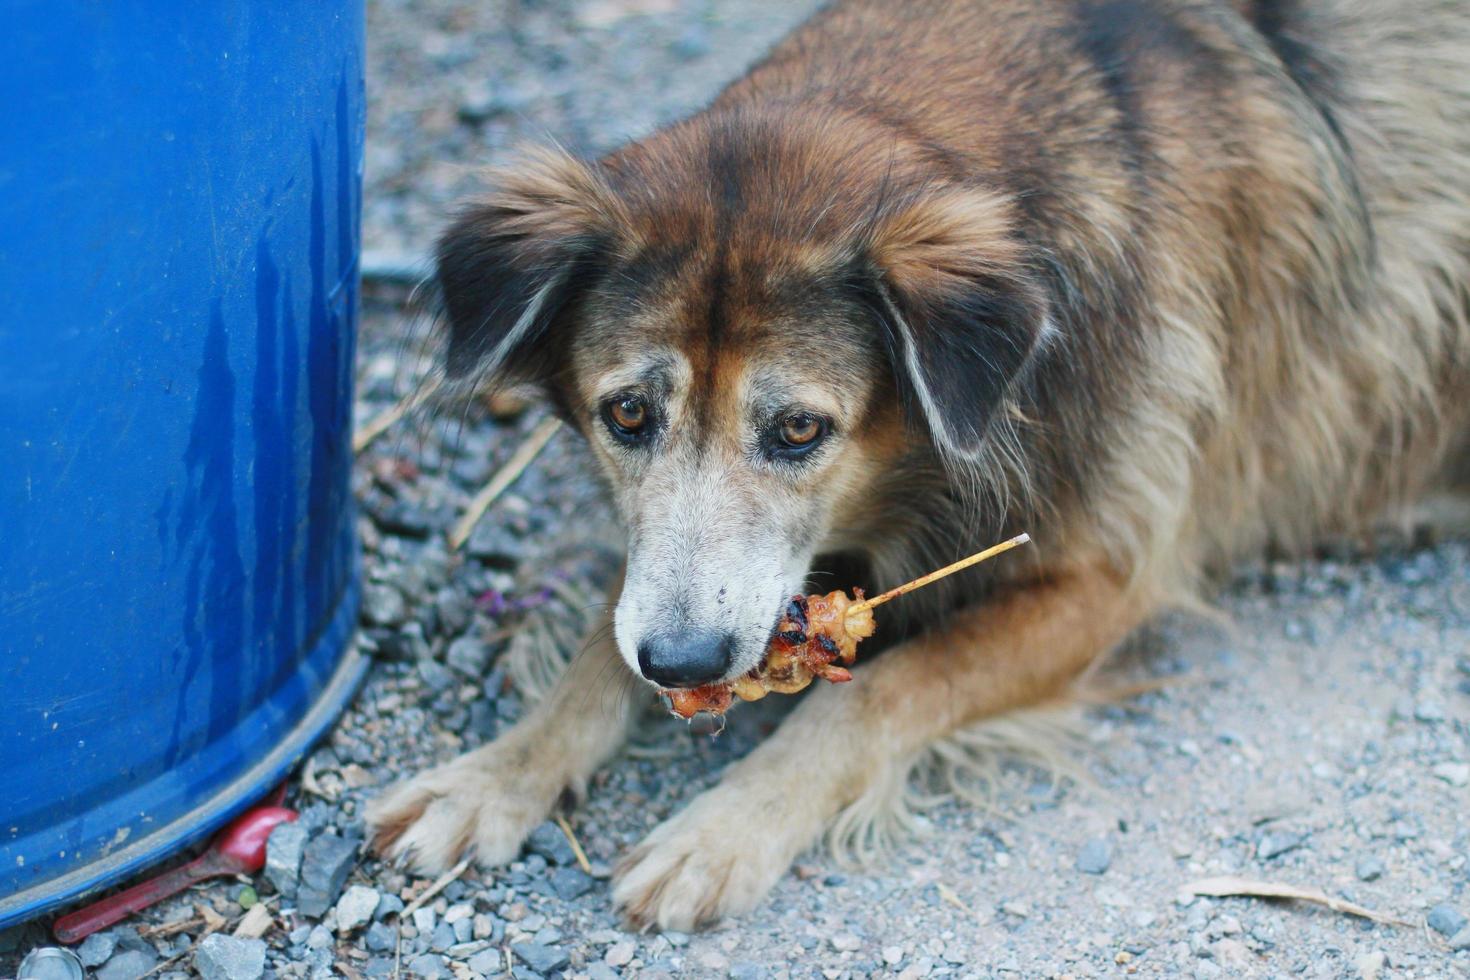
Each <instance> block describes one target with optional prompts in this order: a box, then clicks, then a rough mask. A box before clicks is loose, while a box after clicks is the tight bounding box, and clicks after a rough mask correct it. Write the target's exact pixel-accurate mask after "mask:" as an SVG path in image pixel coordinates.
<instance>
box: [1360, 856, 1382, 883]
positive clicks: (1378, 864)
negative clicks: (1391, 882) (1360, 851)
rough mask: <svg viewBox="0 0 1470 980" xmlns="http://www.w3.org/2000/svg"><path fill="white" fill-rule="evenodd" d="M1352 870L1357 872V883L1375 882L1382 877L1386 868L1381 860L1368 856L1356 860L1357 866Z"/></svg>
mask: <svg viewBox="0 0 1470 980" xmlns="http://www.w3.org/2000/svg"><path fill="white" fill-rule="evenodd" d="M1354 870H1355V871H1356V872H1357V875H1358V880H1359V881H1377V880H1378V879H1379V878H1382V877H1383V874H1384V872H1386V871H1387V870H1388V867H1387V866H1386V865H1385V864H1384V863H1383V861H1382V859H1380V858H1378V857H1376V856H1374V855H1372V854H1368V855H1364V856H1363V857H1360V858H1358V864H1357V867H1356V868H1355V869H1354Z"/></svg>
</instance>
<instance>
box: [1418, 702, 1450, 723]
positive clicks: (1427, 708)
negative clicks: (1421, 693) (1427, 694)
mask: <svg viewBox="0 0 1470 980" xmlns="http://www.w3.org/2000/svg"><path fill="white" fill-rule="evenodd" d="M1414 718H1415V719H1416V720H1418V721H1422V722H1425V723H1426V724H1433V723H1435V722H1440V721H1444V707H1443V706H1442V705H1441V704H1440V703H1439V702H1437V701H1420V702H1419V703H1418V704H1416V705H1414Z"/></svg>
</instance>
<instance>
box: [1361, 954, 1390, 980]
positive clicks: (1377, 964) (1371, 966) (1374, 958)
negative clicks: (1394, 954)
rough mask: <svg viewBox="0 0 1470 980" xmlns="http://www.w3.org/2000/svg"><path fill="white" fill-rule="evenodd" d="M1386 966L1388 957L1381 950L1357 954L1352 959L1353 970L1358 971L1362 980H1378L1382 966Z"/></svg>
mask: <svg viewBox="0 0 1470 980" xmlns="http://www.w3.org/2000/svg"><path fill="white" fill-rule="evenodd" d="M1387 964H1388V957H1387V956H1386V955H1384V952H1383V950H1381V949H1375V950H1372V951H1371V952H1367V953H1359V954H1358V955H1357V956H1355V957H1353V968H1354V969H1356V970H1357V971H1358V976H1359V977H1361V978H1362V980H1378V977H1379V975H1380V974H1382V972H1383V968H1384V966H1386V965H1387Z"/></svg>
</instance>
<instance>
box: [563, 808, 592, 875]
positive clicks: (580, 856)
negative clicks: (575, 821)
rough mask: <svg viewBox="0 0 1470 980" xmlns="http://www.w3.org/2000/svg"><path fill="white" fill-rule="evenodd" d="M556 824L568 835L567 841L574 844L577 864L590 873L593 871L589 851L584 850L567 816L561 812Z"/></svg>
mask: <svg viewBox="0 0 1470 980" xmlns="http://www.w3.org/2000/svg"><path fill="white" fill-rule="evenodd" d="M556 824H557V826H558V827H560V828H561V832H562V833H563V834H566V835H567V843H568V844H570V845H572V853H573V854H575V855H576V856H577V865H578V866H579V867H580V868H581V869H582V870H583V871H585V872H587V873H588V874H589V875H590V874H591V873H592V862H591V861H589V860H587V852H586V851H584V850H582V845H581V843H580V842H579V841H578V840H577V835H576V834H574V833H572V825H571V824H569V823H567V818H566V817H564V816H562V815H561V814H559V813H558V814H557V815H556Z"/></svg>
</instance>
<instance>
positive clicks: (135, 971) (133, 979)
mask: <svg viewBox="0 0 1470 980" xmlns="http://www.w3.org/2000/svg"><path fill="white" fill-rule="evenodd" d="M157 963H158V954H157V953H155V952H154V951H153V950H151V949H150V950H148V951H147V952H144V951H143V950H141V949H128V950H123V951H122V952H121V953H118V954H116V955H114V956H113V957H112V959H110V960H108V961H107V962H106V963H105V964H103V966H102V968H101V969H100V970H98V971H97V974H96V976H97V980H138V978H139V977H141V976H142V975H143V974H145V973H148V972H149V971H150V970H152V969H153V967H154V966H155V965H156V964H157Z"/></svg>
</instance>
